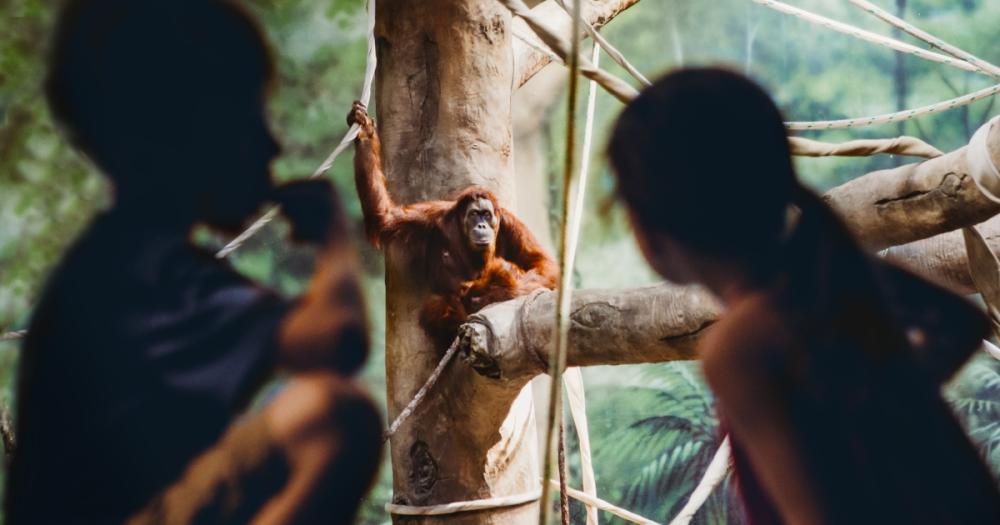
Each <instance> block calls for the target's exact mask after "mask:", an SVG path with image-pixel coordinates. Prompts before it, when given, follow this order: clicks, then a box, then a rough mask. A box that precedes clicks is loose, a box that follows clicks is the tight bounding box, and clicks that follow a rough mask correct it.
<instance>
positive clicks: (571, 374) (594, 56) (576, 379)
mask: <svg viewBox="0 0 1000 525" xmlns="http://www.w3.org/2000/svg"><path fill="white" fill-rule="evenodd" d="M581 23H583V21H582V20H581ZM590 60H591V62H593V63H594V65H595V66H596V65H598V64H600V60H601V48H600V47H599V45H598V44H597V43H596V42H595V44H594V46H593V49H592V50H591V55H590ZM588 84H589V85H588V86H587V89H588V92H587V113H586V120H585V123H584V127H583V147H582V149H581V152H580V174H579V181H578V182H577V185H576V192H575V194H574V195H573V201H572V203H571V207H570V214H569V217H567V222H568V228H567V230H566V232H564V235H568V238H569V244H568V247H567V253H566V256H567V257H568V258H569V261H568V262H567V263H566V266H567V267H568V268H570V269H571V270H570V271H571V272H572V268H575V267H576V252H577V246H578V245H579V242H580V229H581V225H582V224H583V206H584V202H585V200H586V196H587V180H588V179H589V177H590V152H591V147H592V146H593V141H594V115H595V113H596V111H597V82H595V81H593V80H591V81H590V82H589V83H588ZM564 384H565V386H566V397H567V401H568V402H569V408H570V415H571V416H572V418H573V424H574V426H575V427H576V433H577V436H578V437H579V441H580V471H581V472H580V474H581V478H582V481H583V490H584V491H585V492H586V493H587V494H589V495H591V496H594V497H597V479H596V475H595V473H594V462H593V455H592V453H591V449H590V425H589V424H588V422H587V401H586V391H585V388H584V383H583V374H582V373H581V372H580V370H579V369H576V368H573V369H568V370H566V373H565V377H564ZM563 488H565V487H563ZM565 495H566V494H565V493H564V496H565ZM598 523H599V518H598V514H597V508H596V507H593V506H588V507H587V525H598Z"/></svg>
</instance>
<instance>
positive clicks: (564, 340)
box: [502, 0, 634, 525]
mask: <svg viewBox="0 0 1000 525" xmlns="http://www.w3.org/2000/svg"><path fill="white" fill-rule="evenodd" d="M502 1H504V0H502ZM506 3H507V4H508V5H515V6H516V7H517V9H518V10H520V11H521V12H523V13H524V14H520V13H516V14H518V16H521V17H522V18H524V16H525V14H526V15H527V16H529V17H530V16H532V15H531V13H530V10H528V9H527V6H525V5H524V3H523V2H521V1H520V0H506ZM518 4H519V5H518ZM581 4H582V3H581V1H580V0H573V9H572V14H571V19H572V22H573V23H572V34H571V35H570V36H571V38H570V43H569V44H570V45H569V49H568V50H567V51H568V52H567V55H568V56H569V89H568V92H569V95H568V102H567V109H566V150H565V158H564V160H563V192H562V203H561V204H562V206H561V213H560V216H561V218H562V235H561V236H560V238H559V263H560V272H559V283H558V287H557V289H556V294H557V295H556V303H557V305H558V310H557V312H556V319H555V342H554V346H555V349H554V350H555V351H554V352H552V354H551V355H552V357H551V358H550V360H549V377H551V378H552V383H551V388H550V389H549V412H548V421H547V425H546V432H545V442H544V450H543V454H544V456H543V457H544V461H543V468H542V479H551V478H552V449H553V446H554V445H555V441H556V439H557V437H558V436H557V435H556V434H557V429H559V428H562V425H560V424H559V423H560V421H561V420H562V416H563V415H562V383H563V381H562V373H563V370H565V369H566V354H567V349H568V346H569V345H568V338H569V310H570V298H571V297H572V293H573V290H572V289H571V282H570V279H571V278H572V272H573V267H572V266H571V265H572V263H573V255H572V254H571V253H570V242H571V241H572V239H571V238H570V233H569V227H570V224H569V221H570V200H571V195H572V190H573V184H574V181H575V177H574V176H573V175H574V170H573V160H574V158H575V156H576V95H577V90H578V86H579V73H580V66H581V57H580V11H581ZM525 21H526V22H528V24H529V25H530V26H532V28H533V29H534V25H533V24H532V22H531V21H530V20H528V19H525ZM537 33H538V31H537V30H536V34H537ZM539 36H541V35H539ZM542 40H543V41H545V42H546V43H547V44H548V45H549V46H550V47H552V46H553V45H554V44H557V43H562V42H561V39H558V38H554V39H551V40H552V42H549V41H546V39H545V37H544V36H542ZM563 47H565V46H563ZM591 67H592V68H593V69H594V70H597V68H596V66H593V64H591ZM629 87H631V86H629ZM633 96H634V95H633ZM565 478H566V474H565V472H560V481H561V482H562V483H563V485H562V487H561V488H562V494H563V497H565V496H568V491H567V490H566V488H565ZM551 490H552V489H551V486H550V485H549V484H547V483H543V484H542V500H541V505H540V511H539V516H538V523H539V525H548V523H549V514H550V511H551V507H550V506H549V501H550V497H551V494H550V493H551ZM560 507H561V508H562V514H563V521H567V518H568V514H567V513H568V509H567V508H566V503H565V501H563V505H561V506H560Z"/></svg>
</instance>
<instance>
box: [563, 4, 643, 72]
mask: <svg viewBox="0 0 1000 525" xmlns="http://www.w3.org/2000/svg"><path fill="white" fill-rule="evenodd" d="M556 3H558V4H559V5H560V6H561V7H562V8H563V10H565V11H566V12H567V13H569V12H570V11H569V8H568V7H567V6H566V2H565V0H556ZM570 16H572V15H570ZM579 16H580V25H582V26H583V29H584V30H585V31H587V34H588V35H590V38H592V39H594V42H595V44H596V45H598V46H600V47H601V49H603V50H604V52H605V53H607V54H608V56H609V57H611V60H614V61H615V63H616V64H618V65H619V66H621V67H622V69H624V70H625V71H627V72H628V74H630V75H632V78H634V79H636V80H637V81H639V83H640V84H642V85H643V86H651V85H652V82H650V81H649V79H648V78H646V75H643V74H642V72H641V71H639V69H638V68H637V67H635V66H633V65H632V63H631V62H629V61H628V59H626V58H625V55H623V54H622V53H621V51H618V49H617V48H616V47H615V46H613V45H611V42H608V39H607V38H604V35H602V34H601V33H600V32H598V31H597V29H595V28H594V26H592V25H590V23H588V22H587V21H586V20H584V19H583V14H582V13H581V14H580V15H579ZM598 56H600V54H599V53H597V52H595V53H594V54H593V56H592V58H591V61H592V62H593V63H594V66H595V67H596V66H597V65H598V59H597V57H598ZM592 82H593V81H592Z"/></svg>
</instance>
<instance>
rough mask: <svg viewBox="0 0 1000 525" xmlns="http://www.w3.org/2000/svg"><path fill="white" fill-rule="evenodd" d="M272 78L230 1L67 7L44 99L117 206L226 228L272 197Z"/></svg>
mask: <svg viewBox="0 0 1000 525" xmlns="http://www.w3.org/2000/svg"><path fill="white" fill-rule="evenodd" d="M272 69H273V66H272V62H271V58H270V55H269V52H268V49H267V46H266V44H265V41H264V39H263V37H262V35H261V32H260V30H259V29H258V28H257V26H256V24H255V23H254V22H253V20H252V19H251V18H250V16H248V15H247V14H246V13H245V12H244V11H243V10H242V9H240V8H238V7H237V6H236V4H235V3H232V2H230V1H228V0H143V1H135V0H70V1H69V2H68V3H67V6H66V7H65V8H64V9H63V11H62V14H61V16H60V19H59V23H58V27H57V31H56V35H55V40H54V45H53V49H52V55H51V63H50V69H49V76H48V81H47V84H46V93H47V95H48V99H49V103H50V105H51V108H52V111H53V113H54V114H55V117H56V118H57V119H58V120H59V121H60V122H61V123H62V124H63V126H64V127H65V128H66V130H67V132H68V133H69V135H70V137H71V139H72V140H73V141H74V142H75V143H76V144H77V145H78V146H79V147H80V148H81V149H82V150H83V151H84V152H86V153H87V155H88V156H90V157H91V158H92V159H93V160H94V161H95V162H96V163H97V164H98V165H99V166H100V167H101V168H102V170H103V171H104V172H105V173H106V174H107V175H108V176H109V178H110V179H111V181H112V182H113V183H114V186H115V191H116V195H117V204H118V205H119V206H122V207H128V208H130V209H136V210H142V209H150V210H153V209H155V210H157V212H163V211H164V210H168V211H169V212H171V213H175V214H176V215H177V216H178V217H181V218H184V219H190V220H204V221H207V222H210V223H214V224H216V225H219V226H223V227H234V226H237V225H238V224H239V223H240V222H241V221H242V220H244V219H245V218H246V217H247V215H248V214H250V213H251V212H253V211H254V210H255V209H256V208H258V207H259V206H260V205H261V203H262V202H263V201H264V200H266V199H267V197H268V195H269V193H270V187H271V183H270V173H269V171H270V170H269V164H270V161H271V160H272V159H273V157H274V156H275V155H276V154H277V151H278V147H277V144H276V142H275V141H274V139H273V138H272V136H271V134H270V131H269V130H268V126H267V122H266V118H265V106H264V102H265V96H266V92H267V90H268V86H269V83H270V82H271V78H272V75H273V72H272Z"/></svg>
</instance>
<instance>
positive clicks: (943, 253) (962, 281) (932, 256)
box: [885, 215, 1000, 295]
mask: <svg viewBox="0 0 1000 525" xmlns="http://www.w3.org/2000/svg"><path fill="white" fill-rule="evenodd" d="M976 229H977V230H979V233H981V234H982V235H983V238H984V239H985V240H986V243H987V244H988V245H989V246H990V249H992V250H993V252H994V253H1000V215H998V216H996V217H993V218H992V219H990V220H988V221H986V222H984V223H982V224H980V225H979V226H977V227H976ZM885 257H886V259H887V260H889V261H892V262H894V263H896V264H898V265H900V266H902V267H904V268H908V269H910V270H911V271H913V272H916V273H918V274H921V275H924V276H926V277H927V278H928V279H931V280H933V281H935V282H937V283H938V284H940V285H942V286H945V287H947V288H950V289H951V290H952V291H954V292H955V293H959V294H962V295H968V294H973V293H976V289H975V288H973V286H972V277H971V276H970V275H969V265H968V260H967V259H966V255H965V241H964V240H963V238H962V231H961V230H955V231H951V232H948V233H942V234H941V235H936V236H934V237H931V238H929V239H922V240H919V241H914V242H911V243H908V244H904V245H902V246H894V247H892V248H889V249H888V250H886V253H885Z"/></svg>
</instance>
